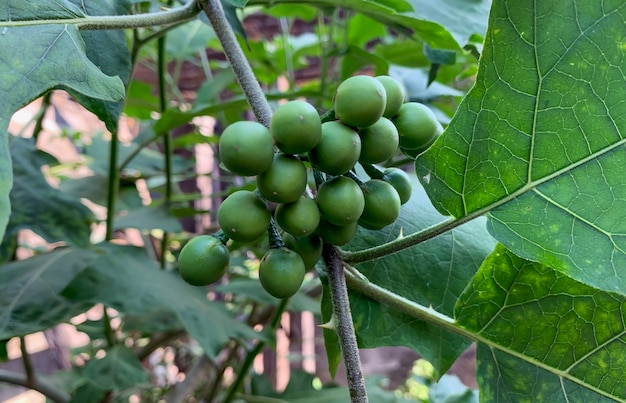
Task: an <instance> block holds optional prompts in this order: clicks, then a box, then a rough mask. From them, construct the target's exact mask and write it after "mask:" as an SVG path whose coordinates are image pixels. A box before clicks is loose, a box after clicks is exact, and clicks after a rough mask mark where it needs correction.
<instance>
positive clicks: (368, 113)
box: [333, 76, 387, 127]
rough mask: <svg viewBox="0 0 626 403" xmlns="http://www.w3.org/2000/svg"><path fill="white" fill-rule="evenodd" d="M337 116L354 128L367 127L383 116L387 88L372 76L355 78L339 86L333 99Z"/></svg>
mask: <svg viewBox="0 0 626 403" xmlns="http://www.w3.org/2000/svg"><path fill="white" fill-rule="evenodd" d="M333 104H334V108H335V116H337V118H338V119H339V120H340V121H341V122H342V123H344V124H346V125H348V126H352V127H367V126H370V125H373V124H374V123H376V121H377V120H378V119H380V118H381V117H382V116H383V112H384V111H385V107H386V105H387V94H386V93H385V87H384V86H383V85H382V84H381V82H380V81H378V80H377V79H375V78H374V77H370V76H353V77H350V78H348V79H346V80H345V81H344V82H342V83H341V84H339V87H337V91H336V92H335V96H334V98H333Z"/></svg>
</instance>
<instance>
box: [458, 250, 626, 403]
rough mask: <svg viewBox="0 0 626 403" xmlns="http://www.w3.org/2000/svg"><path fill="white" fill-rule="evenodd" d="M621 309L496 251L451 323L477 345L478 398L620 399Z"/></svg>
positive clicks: (622, 302) (614, 299)
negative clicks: (475, 339) (462, 329)
mask: <svg viewBox="0 0 626 403" xmlns="http://www.w3.org/2000/svg"><path fill="white" fill-rule="evenodd" d="M625 307H626V298H625V297H623V296H621V295H619V294H614V293H608V292H603V291H599V290H597V289H594V288H591V287H589V286H587V285H584V284H581V283H579V282H576V281H575V280H573V279H571V278H569V277H566V276H565V275H563V274H561V273H559V272H557V271H555V270H553V269H551V268H549V267H546V266H543V265H541V264H539V263H533V262H529V261H526V260H524V259H522V258H519V257H517V256H515V255H514V254H513V253H511V252H510V251H508V250H506V248H505V247H504V246H502V245H499V246H498V247H497V248H496V250H495V251H494V252H493V253H492V254H491V255H490V256H489V257H488V258H487V259H486V260H485V262H484V263H483V265H482V267H481V269H480V271H479V272H478V274H477V275H476V276H475V278H474V279H473V280H472V282H471V284H470V285H469V286H468V288H467V289H466V290H465V292H464V293H463V295H462V296H461V298H460V299H459V302H458V304H457V307H456V309H455V311H456V312H455V316H456V318H457V322H458V324H459V325H461V326H462V327H464V328H465V329H467V330H469V331H471V332H473V333H475V334H476V337H477V339H478V350H477V362H478V367H477V373H478V374H480V376H479V377H478V383H479V386H480V395H481V399H482V400H483V401H490V402H501V401H517V400H519V397H521V396H524V398H525V399H528V401H548V400H549V401H550V402H555V403H557V402H591V401H593V402H604V401H613V399H615V400H618V401H624V400H625V399H626V375H625V374H626V359H625V355H624V351H625V347H626V345H625V341H624V334H625V333H626V325H625V322H624V308H625ZM512 324H515V325H512Z"/></svg>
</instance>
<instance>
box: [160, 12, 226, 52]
mask: <svg viewBox="0 0 626 403" xmlns="http://www.w3.org/2000/svg"><path fill="white" fill-rule="evenodd" d="M213 38H215V33H214V32H213V29H211V27H210V26H207V25H206V24H204V23H203V22H202V21H200V20H194V21H191V22H188V23H186V24H183V25H181V26H179V27H177V28H175V29H173V30H171V31H169V32H168V33H167V41H165V46H166V51H167V56H168V58H172V59H178V60H185V59H189V58H191V57H194V56H197V55H198V52H200V51H204V49H205V48H206V47H207V44H208V42H209V40H211V39H213Z"/></svg>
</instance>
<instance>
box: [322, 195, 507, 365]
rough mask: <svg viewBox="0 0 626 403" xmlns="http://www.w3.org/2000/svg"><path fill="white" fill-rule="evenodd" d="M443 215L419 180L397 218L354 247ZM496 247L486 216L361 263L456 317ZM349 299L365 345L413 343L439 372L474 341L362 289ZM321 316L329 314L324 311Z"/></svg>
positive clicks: (381, 281)
mask: <svg viewBox="0 0 626 403" xmlns="http://www.w3.org/2000/svg"><path fill="white" fill-rule="evenodd" d="M444 218H445V217H443V216H442V215H440V214H439V213H438V212H437V211H436V210H435V209H434V208H433V207H432V205H431V204H430V203H429V201H428V197H427V196H426V194H425V192H424V190H423V189H422V187H421V186H419V184H418V183H415V185H414V192H413V195H412V197H411V199H410V201H409V202H408V203H407V204H405V205H404V206H403V207H402V212H401V215H400V218H399V219H398V220H397V221H396V223H395V224H394V225H393V226H389V227H387V228H385V229H383V230H381V231H368V230H364V229H360V230H359V233H358V234H357V238H356V239H355V240H354V241H353V242H352V243H351V244H350V245H349V249H352V250H362V249H365V248H368V247H372V246H376V245H380V244H382V243H383V242H385V241H390V240H393V239H395V238H397V237H398V235H399V233H400V230H402V232H403V233H406V234H408V233H413V232H416V231H419V230H421V229H423V228H426V227H429V226H431V225H433V224H436V223H438V222H440V221H442V220H443V219H444ZM494 246H495V241H494V240H493V239H492V238H491V237H490V236H489V234H488V233H487V230H486V228H485V221H484V220H476V221H474V222H471V223H468V224H465V225H463V226H461V227H458V228H456V229H455V230H453V231H450V232H448V233H446V234H443V235H441V236H439V237H436V238H434V239H431V240H429V241H427V242H424V243H422V244H420V245H418V246H415V247H413V248H409V249H405V250H403V251H401V252H398V253H395V254H392V255H389V256H386V257H384V258H381V259H378V260H376V261H373V262H368V263H363V264H359V265H358V269H359V270H360V271H361V272H362V273H363V274H365V275H366V276H367V277H368V279H369V281H370V282H373V283H375V284H377V285H379V286H381V287H385V288H387V289H389V290H391V291H392V292H394V293H396V294H398V295H400V296H402V297H404V298H407V299H409V300H412V301H415V302H417V303H419V304H422V305H424V306H432V308H433V309H435V310H436V311H438V312H440V313H443V314H445V315H448V316H452V314H453V310H454V306H455V303H456V301H457V298H458V297H459V295H461V293H462V292H463V290H464V289H465V287H466V286H467V284H468V283H469V282H470V280H471V279H472V276H473V275H474V273H475V272H476V270H478V268H479V267H480V264H481V263H482V261H483V259H484V258H485V257H486V256H487V255H488V254H489V253H490V252H491V251H492V250H493V248H494ZM350 300H351V305H352V316H353V318H354V325H355V328H356V332H357V337H358V341H359V345H360V346H361V347H366V348H372V347H379V346H390V345H403V346H407V347H410V348H412V349H414V350H416V351H417V352H418V353H419V354H421V355H422V356H424V357H425V358H426V359H427V360H428V361H430V362H431V363H432V364H433V366H434V367H435V369H436V371H437V374H438V375H439V376H441V375H442V374H443V373H445V372H446V370H447V369H448V368H449V367H450V365H452V363H454V361H455V360H456V358H457V357H458V355H459V354H461V353H462V352H463V351H464V350H465V349H466V348H467V347H468V346H469V344H470V341H469V340H468V339H465V338H463V337H460V336H458V335H457V334H453V333H450V332H448V331H446V330H444V329H442V328H440V327H437V326H434V325H432V324H430V323H428V322H423V321H418V320H415V319H414V318H412V317H409V316H408V315H406V314H403V313H400V312H398V311H397V310H395V309H393V308H390V307H389V306H387V305H384V304H379V303H377V302H375V301H372V300H370V299H368V298H365V297H363V296H362V295H361V294H358V293H351V294H350ZM322 315H323V317H326V318H328V316H327V314H325V311H324V310H323V311H322ZM327 336H328V334H327ZM329 342H332V340H329ZM329 347H330V348H329V354H330V356H329V357H330V359H329V362H337V356H336V354H339V352H338V351H335V350H336V348H333V347H332V345H329Z"/></svg>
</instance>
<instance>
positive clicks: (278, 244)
mask: <svg viewBox="0 0 626 403" xmlns="http://www.w3.org/2000/svg"><path fill="white" fill-rule="evenodd" d="M267 236H268V238H269V242H270V245H269V246H270V249H278V248H284V247H285V242H284V241H283V238H282V237H281V236H280V232H279V231H278V227H277V226H276V222H275V221H274V219H273V218H271V219H270V225H269V227H267Z"/></svg>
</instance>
